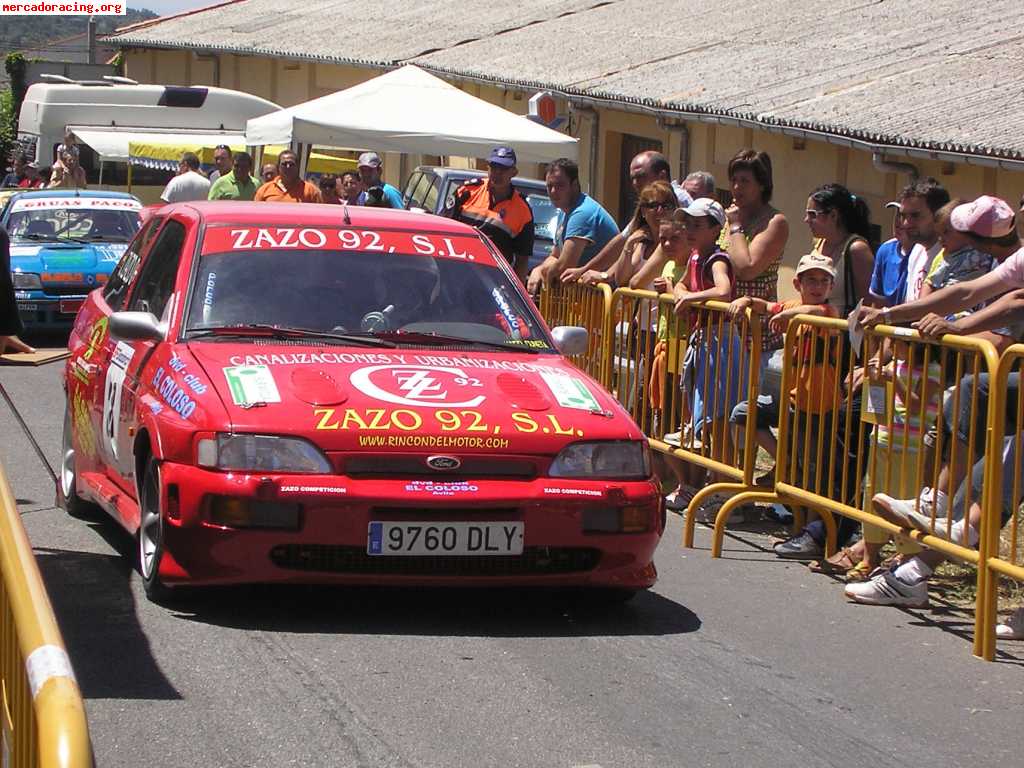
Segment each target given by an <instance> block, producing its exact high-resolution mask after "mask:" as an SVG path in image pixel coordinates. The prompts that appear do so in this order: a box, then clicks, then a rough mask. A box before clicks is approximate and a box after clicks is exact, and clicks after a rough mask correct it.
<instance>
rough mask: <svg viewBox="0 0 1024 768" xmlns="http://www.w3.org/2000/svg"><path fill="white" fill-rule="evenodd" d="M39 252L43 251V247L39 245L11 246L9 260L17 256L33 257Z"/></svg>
mask: <svg viewBox="0 0 1024 768" xmlns="http://www.w3.org/2000/svg"><path fill="white" fill-rule="evenodd" d="M41 250H43V246H41V245H12V246H11V258H12V259H13V258H15V257H18V256H35V255H36V254H38V253H39V252H40V251H41Z"/></svg>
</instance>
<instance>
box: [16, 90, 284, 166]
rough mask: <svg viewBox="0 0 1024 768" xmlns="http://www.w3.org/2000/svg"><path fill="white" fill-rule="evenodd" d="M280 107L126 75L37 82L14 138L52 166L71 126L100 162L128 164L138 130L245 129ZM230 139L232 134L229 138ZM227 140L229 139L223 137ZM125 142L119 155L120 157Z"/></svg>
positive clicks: (236, 95)
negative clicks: (147, 82) (129, 148)
mask: <svg viewBox="0 0 1024 768" xmlns="http://www.w3.org/2000/svg"><path fill="white" fill-rule="evenodd" d="M279 109H280V107H279V106H278V105H277V104H274V103H273V102H271V101H267V100H266V99H261V98H260V97H259V96H253V95H252V94H249V93H242V92H240V91H232V90H229V89H227V88H214V87H207V86H187V87H186V86H177V85H140V84H138V83H135V82H134V81H131V80H128V79H127V78H111V79H108V80H102V81H80V82H75V81H67V82H49V83H35V84H33V85H31V86H29V89H28V91H27V92H26V94H25V101H24V103H23V104H22V107H21V114H20V116H19V119H18V141H19V143H20V144H21V145H22V147H24V148H25V149H26V150H28V151H32V150H33V146H34V152H33V156H34V158H35V160H36V162H38V163H39V164H40V165H41V166H46V165H50V164H51V163H52V162H53V159H54V153H55V151H56V148H57V145H59V144H60V143H62V142H63V140H64V134H65V132H66V131H67V130H69V129H71V130H74V131H75V132H76V135H79V140H80V141H82V142H83V143H87V144H89V143H90V142H89V141H88V140H87V139H86V138H85V134H89V135H90V137H91V138H93V139H95V140H96V141H95V143H96V144H102V145H103V147H102V148H101V147H99V146H93V148H94V149H95V150H96V152H97V154H99V155H100V157H101V158H102V159H104V160H109V161H115V162H126V161H127V159H128V154H127V145H128V142H129V141H130V140H131V141H134V140H137V138H138V137H137V134H152V133H172V134H179V135H180V134H204V135H212V134H217V135H220V134H225V138H226V137H227V134H235V136H237V135H241V134H244V133H245V124H246V122H247V121H248V120H249V119H250V118H253V117H259V116H261V115H265V114H267V113H269V112H275V111H277V110H279ZM232 138H234V136H233V137H232ZM225 143H228V142H226V141H225ZM122 144H123V150H124V151H123V156H118V153H119V152H120V151H121V149H122V147H121V145H122Z"/></svg>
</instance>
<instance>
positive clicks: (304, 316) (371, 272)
mask: <svg viewBox="0 0 1024 768" xmlns="http://www.w3.org/2000/svg"><path fill="white" fill-rule="evenodd" d="M255 231H257V230H240V229H233V230H225V229H223V228H217V229H214V228H211V229H210V230H208V231H207V235H206V240H205V241H204V250H210V249H211V248H210V246H211V245H212V246H213V248H212V250H213V251H214V252H211V253H204V254H203V256H201V258H200V261H199V268H198V273H197V275H196V279H195V283H194V287H193V289H192V295H191V299H190V305H189V314H188V326H187V330H188V331H202V330H204V329H205V330H208V329H211V328H221V329H224V328H230V327H232V326H279V327H282V328H290V329H309V330H312V331H317V332H328V333H335V334H355V335H366V336H368V337H379V338H388V339H391V340H393V341H395V342H397V343H402V342H403V339H402V334H406V335H408V343H410V344H419V343H426V342H429V341H431V340H430V339H426V338H425V337H424V336H423V334H436V335H438V336H442V337H446V340H447V341H449V342H451V343H457V342H459V341H468V342H479V343H481V344H490V345H493V344H498V345H503V346H504V345H507V346H508V348H509V349H515V348H517V347H518V348H528V349H530V350H531V351H541V352H543V351H546V350H551V346H550V344H549V339H548V336H547V333H546V332H545V331H544V330H543V326H542V324H541V322H540V321H539V320H538V318H537V316H536V315H535V313H534V310H533V309H532V307H530V306H528V303H527V302H526V301H525V300H524V299H523V298H522V296H521V295H520V293H519V291H518V290H516V288H515V287H514V286H513V284H512V283H511V282H510V281H509V279H508V278H507V277H506V276H505V273H504V272H502V271H501V270H500V269H499V268H498V267H497V266H495V265H494V261H493V256H492V255H491V254H490V252H489V251H488V250H487V249H486V246H484V245H483V243H482V242H481V241H480V239H479V238H478V237H476V236H455V237H453V236H450V235H445V236H444V237H434V236H432V235H429V234H419V233H409V232H380V231H378V232H367V231H365V230H325V229H316V230H294V229H287V230H286V229H273V230H258V231H259V232H269V233H270V234H268V236H267V237H266V238H264V239H263V240H262V241H261V240H259V239H258V236H256V235H251V234H248V233H252V232H255ZM296 232H298V233H299V235H300V236H302V237H304V239H305V242H306V243H311V244H314V245H318V244H324V243H325V242H332V241H333V242H339V240H341V241H343V242H348V243H354V244H357V247H356V248H353V249H352V250H328V249H327V248H322V247H311V248H306V247H301V248H276V247H273V246H274V245H279V244H282V243H285V242H287V241H288V240H287V238H288V235H280V233H290V236H291V237H292V238H293V240H297V237H298V236H297V235H295V233H296ZM310 232H312V233H315V234H314V235H309V234H307V233H310ZM218 233H220V234H218ZM228 233H230V237H225V235H226V234H228ZM275 238H276V241H275ZM360 238H362V239H360ZM410 241H411V243H413V244H415V248H416V249H417V250H420V251H421V252H420V253H416V252H415V250H414V249H413V247H409V248H408V250H407V251H406V252H402V251H403V250H405V249H404V248H403V244H405V245H409V244H410ZM435 241H436V242H437V243H447V245H446V246H445V245H441V246H439V247H437V248H436V249H435V250H434V251H433V252H434V253H435V254H436V256H430V255H426V254H425V253H423V252H422V251H425V250H428V249H430V248H432V247H434V246H432V245H431V243H434V242H435ZM226 243H230V244H231V245H232V246H236V247H237V246H239V245H249V244H257V243H258V244H261V245H263V246H266V245H268V244H270V245H271V247H269V248H267V247H261V248H259V249H256V248H253V249H251V250H249V249H245V250H242V249H235V250H223V245H224V244H226ZM295 244H297V243H295ZM367 246H377V247H378V248H380V249H381V250H369V249H368V248H367ZM444 248H448V249H449V250H448V251H445V250H443V249H444ZM390 249H394V251H395V252H393V253H389V252H387V251H388V250H390ZM471 249H476V250H475V251H474V250H471ZM381 251H383V252H381ZM409 251H412V252H409ZM446 254H458V256H459V257H458V258H452V256H451V255H446ZM471 259H473V260H471ZM481 262H484V263H481Z"/></svg>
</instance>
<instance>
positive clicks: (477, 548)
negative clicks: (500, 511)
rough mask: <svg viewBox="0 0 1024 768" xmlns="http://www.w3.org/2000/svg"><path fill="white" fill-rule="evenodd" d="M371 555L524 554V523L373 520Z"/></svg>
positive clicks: (369, 545)
mask: <svg viewBox="0 0 1024 768" xmlns="http://www.w3.org/2000/svg"><path fill="white" fill-rule="evenodd" d="M366 553H367V554H368V555H521V554H522V553H523V524H522V523H520V522H509V523H407V522H382V521H375V522H372V523H370V527H369V535H368V537H367V543H366Z"/></svg>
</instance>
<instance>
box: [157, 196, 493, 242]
mask: <svg viewBox="0 0 1024 768" xmlns="http://www.w3.org/2000/svg"><path fill="white" fill-rule="evenodd" d="M184 207H188V208H192V209H194V210H195V211H198V212H199V214H200V216H201V217H202V218H203V220H204V221H205V222H206V224H248V225H257V226H262V227H266V226H284V227H294V226H295V225H296V224H301V225H304V226H310V227H366V228H371V229H372V228H374V227H379V228H382V229H386V228H398V229H429V230H431V231H433V232H446V233H447V232H451V233H453V234H475V233H476V230H474V229H473V228H472V227H470V226H468V225H466V224H462V223H460V222H458V221H454V220H452V219H446V218H444V217H442V216H434V215H432V214H429V213H418V212H413V211H405V210H394V209H391V208H367V207H363V206H355V205H351V206H341V205H315V204H309V203H249V202H241V201H239V202H236V201H233V200H213V201H196V202H189V203H171V204H168V205H167V206H165V208H166V212H167V213H171V212H173V211H174V210H180V209H181V208H184ZM165 208H161V209H160V210H161V211H164V210H165ZM346 209H347V210H348V215H349V222H346V221H345V215H344V211H345V210H346Z"/></svg>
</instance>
